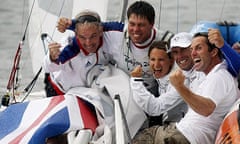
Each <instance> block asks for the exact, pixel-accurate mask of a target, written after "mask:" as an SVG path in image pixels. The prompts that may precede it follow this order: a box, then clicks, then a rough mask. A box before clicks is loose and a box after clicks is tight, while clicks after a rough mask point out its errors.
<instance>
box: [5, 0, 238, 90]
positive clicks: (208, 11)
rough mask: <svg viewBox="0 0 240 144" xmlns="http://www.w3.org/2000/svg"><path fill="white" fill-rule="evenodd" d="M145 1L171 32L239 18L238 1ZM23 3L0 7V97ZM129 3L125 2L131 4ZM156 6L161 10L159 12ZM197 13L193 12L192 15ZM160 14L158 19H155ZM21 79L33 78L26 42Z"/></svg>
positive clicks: (19, 30) (18, 36)
mask: <svg viewBox="0 0 240 144" xmlns="http://www.w3.org/2000/svg"><path fill="white" fill-rule="evenodd" d="M110 1H111V3H112V4H113V5H114V6H112V9H110V10H109V14H112V16H111V17H112V19H114V18H115V17H118V16H119V14H116V15H115V11H116V6H118V5H120V4H119V2H121V1H122V0H110ZM225 1H226V0H201V1H200V0H198V1H197V3H196V0H162V1H160V0H149V2H150V3H152V4H153V6H154V8H155V10H156V13H157V16H156V18H157V20H156V26H157V27H160V28H161V29H164V30H167V29H168V30H171V31H172V32H180V31H189V30H190V29H191V28H192V26H193V24H195V23H196V22H197V21H200V20H210V21H223V20H228V21H233V22H238V21H239V18H240V15H239V13H238V12H236V11H237V10H239V8H240V5H239V3H240V2H239V0H227V2H225ZM25 2H26V0H25V1H20V0H8V1H7V0H5V1H3V0H2V1H1V5H0V19H1V21H0V32H1V34H0V46H1V52H0V57H1V61H0V93H1V94H3V93H5V92H6V86H7V82H8V78H9V75H10V71H11V68H12V65H13V59H14V55H15V52H16V50H17V47H18V43H19V41H20V40H21V39H22V36H23V31H24V28H25V25H26V19H27V18H26V16H27V14H26V12H27V9H28V6H27V5H26V3H25ZM132 2H133V0H130V1H129V4H131V3H132ZM160 2H162V6H161V7H162V9H161V11H160V9H159V7H160ZM196 9H197V11H196ZM159 13H161V16H159ZM21 77H22V80H21V81H22V86H23V88H24V87H25V86H26V85H27V84H28V83H29V82H30V81H31V80H32V78H33V77H34V74H33V72H32V66H31V60H30V57H29V51H28V45H27V41H25V45H24V46H23V53H22V61H21ZM42 88H43V80H42V79H39V80H38V83H37V86H36V88H34V91H38V90H40V89H42Z"/></svg>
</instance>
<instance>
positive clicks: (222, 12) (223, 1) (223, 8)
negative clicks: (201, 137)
mask: <svg viewBox="0 0 240 144" xmlns="http://www.w3.org/2000/svg"><path fill="white" fill-rule="evenodd" d="M224 7H225V0H223V5H222V9H221V14H220V17H219V21H221V18H222V15H223V10H224Z"/></svg>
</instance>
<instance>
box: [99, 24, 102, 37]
mask: <svg viewBox="0 0 240 144" xmlns="http://www.w3.org/2000/svg"><path fill="white" fill-rule="evenodd" d="M99 33H100V35H101V36H102V35H103V26H99Z"/></svg>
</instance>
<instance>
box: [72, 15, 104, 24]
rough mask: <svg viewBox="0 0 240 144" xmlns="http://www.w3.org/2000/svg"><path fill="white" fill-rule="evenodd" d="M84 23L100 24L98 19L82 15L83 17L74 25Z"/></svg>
mask: <svg viewBox="0 0 240 144" xmlns="http://www.w3.org/2000/svg"><path fill="white" fill-rule="evenodd" d="M85 22H88V23H91V22H97V23H100V20H99V19H98V18H96V17H95V16H92V15H83V16H80V17H79V18H78V19H77V20H76V23H85Z"/></svg>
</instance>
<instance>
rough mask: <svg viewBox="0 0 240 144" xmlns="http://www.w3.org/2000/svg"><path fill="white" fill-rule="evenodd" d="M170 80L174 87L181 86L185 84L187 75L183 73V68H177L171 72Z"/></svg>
mask: <svg viewBox="0 0 240 144" xmlns="http://www.w3.org/2000/svg"><path fill="white" fill-rule="evenodd" d="M169 80H170V82H171V84H172V85H173V86H174V87H180V86H182V85H184V80H185V76H184V74H183V73H182V70H180V69H177V70H176V71H174V72H173V73H171V74H170V77H169Z"/></svg>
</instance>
